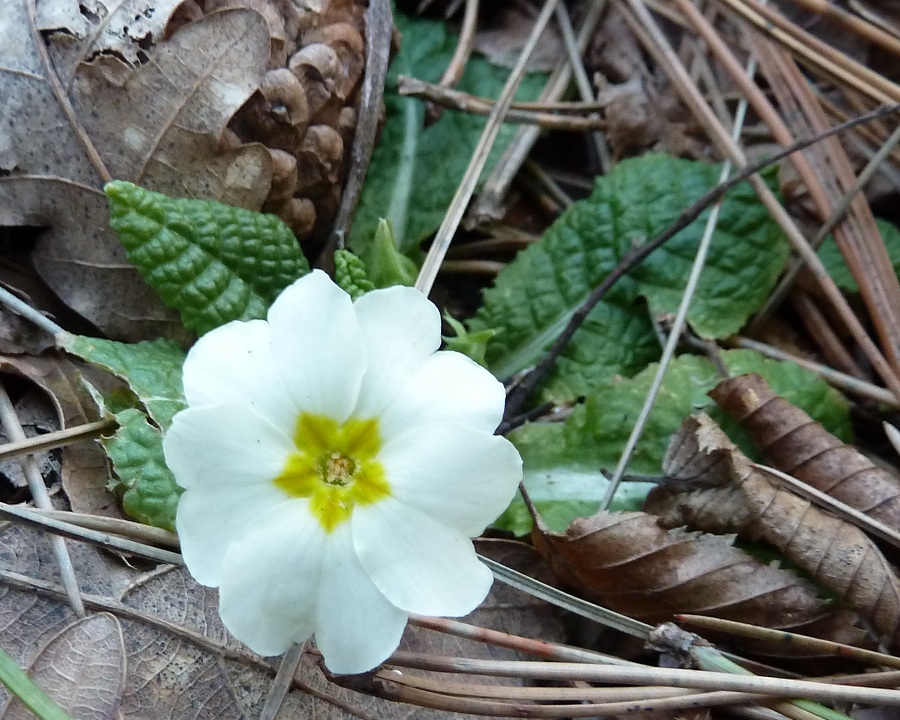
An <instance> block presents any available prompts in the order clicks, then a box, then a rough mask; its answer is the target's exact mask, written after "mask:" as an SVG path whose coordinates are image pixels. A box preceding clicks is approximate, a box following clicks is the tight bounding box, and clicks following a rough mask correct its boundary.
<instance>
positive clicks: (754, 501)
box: [645, 415, 900, 646]
mask: <svg viewBox="0 0 900 720" xmlns="http://www.w3.org/2000/svg"><path fill="white" fill-rule="evenodd" d="M663 470H664V472H665V474H666V481H665V483H664V484H663V485H661V486H660V487H658V488H656V489H654V490H653V491H651V493H650V495H649V496H648V497H647V502H646V503H645V509H646V510H647V511H648V512H652V513H653V514H655V515H657V516H659V518H660V520H661V522H662V524H663V525H664V526H666V527H679V526H682V525H687V526H689V527H692V528H695V529H698V530H703V531H706V532H714V533H738V534H739V535H741V536H744V537H747V538H749V539H751V540H762V541H764V542H767V543H769V544H770V545H773V546H775V547H776V548H778V549H779V550H780V551H781V552H782V553H783V554H784V556H785V557H786V558H788V559H790V560H791V561H792V562H794V563H796V564H797V565H798V566H799V567H800V568H802V569H803V570H805V571H806V572H808V573H809V574H810V575H811V576H812V577H813V578H814V579H815V580H816V581H818V582H820V583H821V584H822V585H824V586H826V587H827V588H829V589H830V590H832V591H833V592H834V593H835V594H837V596H838V597H839V598H840V599H841V600H842V601H843V602H846V603H847V604H848V605H850V606H852V607H854V608H856V609H857V610H858V611H860V612H861V613H863V614H865V615H866V616H867V617H868V618H869V619H870V620H871V621H872V624H873V625H874V626H875V627H876V628H877V629H878V631H879V632H880V633H882V634H883V635H885V636H887V637H888V638H889V639H890V641H891V643H892V644H893V645H895V646H896V645H898V644H900V584H898V581H897V578H896V576H895V575H894V572H893V569H892V568H891V566H890V564H889V563H888V562H887V560H885V558H884V556H883V555H882V554H881V552H880V551H879V550H878V548H877V547H876V546H875V545H874V544H873V543H872V541H871V540H869V538H868V537H867V536H866V535H865V534H864V533H863V532H862V531H861V530H860V529H859V528H857V527H856V526H854V525H851V524H850V523H847V522H844V521H843V520H840V519H838V518H837V517H835V516H833V515H831V514H830V513H827V512H825V511H824V510H820V509H819V508H817V507H815V506H813V505H812V504H811V503H810V502H809V501H807V500H805V499H803V498H801V497H798V496H797V495H794V494H793V493H792V492H789V491H787V490H784V489H782V488H780V487H779V486H777V485H776V484H774V483H773V482H770V480H769V479H768V477H767V476H766V475H764V474H763V473H762V472H761V471H759V470H757V469H756V468H755V467H754V465H753V464H752V463H751V462H750V460H749V459H748V458H747V457H746V456H744V455H743V453H741V451H740V450H739V449H738V448H737V447H736V446H735V445H734V444H733V443H732V442H731V440H729V438H728V437H727V436H726V435H725V433H724V432H722V430H721V429H720V428H719V426H718V425H716V424H715V422H713V421H712V420H711V419H710V418H709V417H707V416H706V415H697V416H692V417H690V418H687V419H686V420H685V421H684V424H683V425H682V427H681V430H680V432H679V433H678V434H677V435H675V437H673V438H672V442H671V444H670V445H669V450H668V452H667V454H666V458H665V460H664V462H663Z"/></svg>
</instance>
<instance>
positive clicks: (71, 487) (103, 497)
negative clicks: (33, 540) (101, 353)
mask: <svg viewBox="0 0 900 720" xmlns="http://www.w3.org/2000/svg"><path fill="white" fill-rule="evenodd" d="M0 370H3V371H4V372H8V373H13V374H16V375H21V376H22V377H25V378H27V379H28V380H30V381H31V382H33V383H35V385H37V386H38V387H39V388H40V389H41V390H43V391H44V392H45V393H46V394H47V395H48V396H49V397H50V398H51V400H52V402H53V404H54V407H55V409H56V414H57V417H58V422H59V427H61V428H72V427H76V426H78V425H83V424H84V423H87V422H89V421H91V420H96V419H97V417H96V416H95V414H94V413H95V404H94V401H93V400H92V399H91V397H90V395H89V394H88V393H87V391H86V390H85V388H84V386H83V385H82V384H81V382H80V375H81V373H82V368H80V367H79V366H78V365H77V364H76V363H75V362H73V361H72V360H71V359H70V358H68V357H66V356H64V355H59V354H57V353H46V354H44V355H41V356H38V357H26V356H13V357H3V356H0ZM89 372H91V373H92V374H94V375H95V376H96V375H98V374H100V373H102V371H101V370H100V369H99V368H90V369H89ZM104 374H105V373H104ZM108 377H110V378H111V376H108ZM61 475H62V485H63V489H64V490H65V491H66V497H67V498H68V500H69V503H70V505H71V508H72V510H74V511H75V512H82V513H89V514H92V515H104V516H107V517H117V518H124V517H125V516H124V515H122V512H121V510H120V509H119V504H118V503H117V502H116V497H115V495H113V494H112V493H111V492H109V490H108V488H107V486H108V485H109V481H110V470H109V462H108V461H107V458H106V453H105V451H104V450H103V448H102V447H101V445H100V443H99V442H98V441H96V440H83V441H81V442H77V443H71V444H69V445H66V446H65V447H64V448H63V449H62V471H61Z"/></svg>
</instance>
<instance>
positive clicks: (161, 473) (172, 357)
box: [59, 335, 187, 530]
mask: <svg viewBox="0 0 900 720" xmlns="http://www.w3.org/2000/svg"><path fill="white" fill-rule="evenodd" d="M59 343H60V347H62V348H63V349H64V350H66V351H67V352H70V353H72V354H73V355H77V356H78V357H81V358H83V359H85V360H88V361H89V362H92V363H94V364H95V365H99V366H100V367H102V368H104V369H106V370H107V371H109V372H111V373H112V374H113V375H115V376H116V377H118V378H120V379H121V380H124V381H125V383H127V385H128V387H129V388H130V390H131V391H132V392H133V393H134V397H131V396H130V395H128V396H127V397H126V396H125V395H126V394H123V393H121V392H119V393H112V394H106V395H102V394H101V393H100V392H99V391H98V390H97V389H96V388H95V389H94V395H95V397H97V399H98V402H99V403H100V404H101V405H102V406H103V409H104V410H105V412H107V413H111V414H113V415H114V416H115V418H116V420H118V421H119V428H118V429H117V430H116V432H115V433H114V434H113V435H112V437H105V438H101V442H102V444H103V447H104V448H105V449H106V453H107V455H109V459H110V461H111V462H112V466H113V470H114V471H115V475H116V478H117V479H116V480H115V481H114V482H113V484H112V486H111V488H110V489H112V490H114V491H115V492H116V493H117V494H118V495H119V497H120V499H121V502H122V509H123V510H124V511H125V513H126V514H128V515H129V516H130V517H132V518H134V519H135V520H137V521H139V522H142V523H147V524H149V525H155V526H157V527H161V528H166V529H167V530H174V529H175V509H176V507H177V506H178V498H179V497H180V495H181V492H182V490H181V488H180V487H179V486H178V484H177V483H176V482H175V477H174V476H173V475H172V473H171V471H170V470H169V468H168V467H167V466H166V461H165V458H164V457H163V450H162V439H163V433H164V432H165V431H166V430H167V429H168V428H169V426H170V425H171V424H172V417H173V416H174V415H175V413H177V412H178V411H179V410H183V409H184V408H185V407H187V401H186V400H185V398H184V389H183V386H182V380H181V379H182V365H183V364H184V357H185V354H184V351H183V350H182V349H181V348H179V347H178V346H177V345H175V344H174V343H171V342H169V341H167V340H154V341H145V342H141V343H134V344H129V343H120V342H115V341H114V340H103V339H99V338H89V337H83V336H80V335H65V336H63V337H62V338H61V339H60V340H59ZM138 404H140V406H141V407H140V408H139V407H136V405H138ZM144 409H146V412H144ZM148 414H149V418H150V420H152V421H153V424H151V422H150V421H149V420H148Z"/></svg>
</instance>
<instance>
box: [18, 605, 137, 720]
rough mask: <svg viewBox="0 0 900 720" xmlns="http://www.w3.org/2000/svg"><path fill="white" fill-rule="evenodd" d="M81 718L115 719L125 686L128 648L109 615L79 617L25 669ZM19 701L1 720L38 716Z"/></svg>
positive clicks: (84, 719) (33, 678) (25, 719)
mask: <svg viewBox="0 0 900 720" xmlns="http://www.w3.org/2000/svg"><path fill="white" fill-rule="evenodd" d="M25 669H26V671H27V672H28V674H29V675H30V676H31V679H32V680H34V682H35V683H37V684H38V685H39V686H40V687H41V688H43V689H44V690H45V691H46V692H47V694H48V695H50V697H52V698H53V699H54V700H55V701H56V702H57V703H58V704H59V705H60V706H61V707H62V708H63V710H65V711H66V712H67V713H69V715H71V716H72V717H73V718H77V720H115V718H117V717H118V710H119V704H120V703H121V700H122V693H123V691H124V690H125V647H124V645H123V642H122V628H121V627H120V625H119V621H118V620H116V618H115V617H114V616H112V615H110V614H109V613H98V614H97V615H91V616H89V617H86V618H82V619H81V620H76V621H75V622H73V623H72V624H71V625H69V626H67V627H66V628H64V629H63V630H62V631H61V632H60V633H59V634H58V635H57V636H56V637H54V638H53V639H52V640H50V642H48V643H47V645H46V646H45V647H44V648H43V649H42V650H41V651H40V652H38V654H37V656H36V657H35V659H34V661H33V662H32V663H31V666H30V667H28V668H25ZM33 718H34V715H33V714H32V713H31V712H30V711H29V710H27V709H26V708H25V707H24V706H23V705H22V704H21V703H19V702H18V701H17V700H13V701H12V702H10V703H9V704H8V705H7V707H6V709H5V710H4V711H3V712H0V720H32V719H33Z"/></svg>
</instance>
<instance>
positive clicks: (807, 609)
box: [532, 512, 859, 638]
mask: <svg viewBox="0 0 900 720" xmlns="http://www.w3.org/2000/svg"><path fill="white" fill-rule="evenodd" d="M532 535H533V538H534V543H535V547H536V548H537V549H538V550H539V551H540V553H541V554H542V555H543V556H544V558H545V559H546V560H547V562H548V564H549V565H550V567H551V569H552V570H553V572H554V574H556V576H557V577H558V578H559V579H560V580H562V581H563V582H564V583H565V584H567V585H569V586H571V587H573V588H575V589H576V591H577V592H578V593H579V594H580V595H583V596H585V597H588V598H590V599H592V600H595V601H596V602H599V603H600V604H602V605H605V606H606V607H609V608H612V609H613V610H617V611H619V612H622V613H625V614H627V615H630V616H631V617H634V618H638V619H640V620H644V621H646V622H649V623H658V622H663V621H666V620H671V619H672V616H673V615H674V614H676V613H694V614H700V615H709V616H713V617H721V618H727V619H730V620H739V621H742V622H747V623H753V624H756V625H764V626H766V627H777V628H782V629H788V628H792V629H796V628H799V627H803V626H805V625H806V624H808V623H811V622H816V621H820V620H822V619H823V617H829V616H830V615H831V613H830V612H829V609H828V607H827V603H826V602H825V601H823V600H821V599H820V598H818V597H817V595H816V592H815V589H814V588H813V587H812V585H811V584H810V583H808V582H807V581H805V580H803V579H801V578H799V577H797V576H796V575H795V574H794V573H791V572H788V571H786V570H782V569H780V568H777V567H773V566H771V565H766V564H764V563H762V562H760V561H759V560H757V559H756V558H754V557H752V556H750V555H748V554H747V553H745V552H744V551H743V550H740V549H738V548H736V547H734V546H733V545H732V541H733V539H734V538H733V537H723V536H721V535H702V534H698V533H689V532H685V531H683V530H667V529H665V528H664V527H662V525H661V523H660V521H659V518H656V517H654V516H653V515H648V514H647V513H642V512H623V513H609V512H600V513H597V514H596V515H593V516H592V517H588V518H578V519H576V520H575V521H573V522H572V524H571V525H570V526H569V528H568V530H567V531H566V532H565V533H554V532H549V531H547V529H546V528H543V529H541V528H537V527H536V528H535V529H534V530H533V531H532ZM850 619H851V620H852V618H850ZM837 625H838V626H839V627H841V628H842V629H841V631H840V632H841V633H843V634H841V635H840V636H841V637H845V638H846V637H853V638H858V637H859V634H858V633H856V632H855V631H853V630H852V629H851V627H850V626H849V625H848V618H846V617H845V618H843V619H841V620H839V621H838V623H837Z"/></svg>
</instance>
